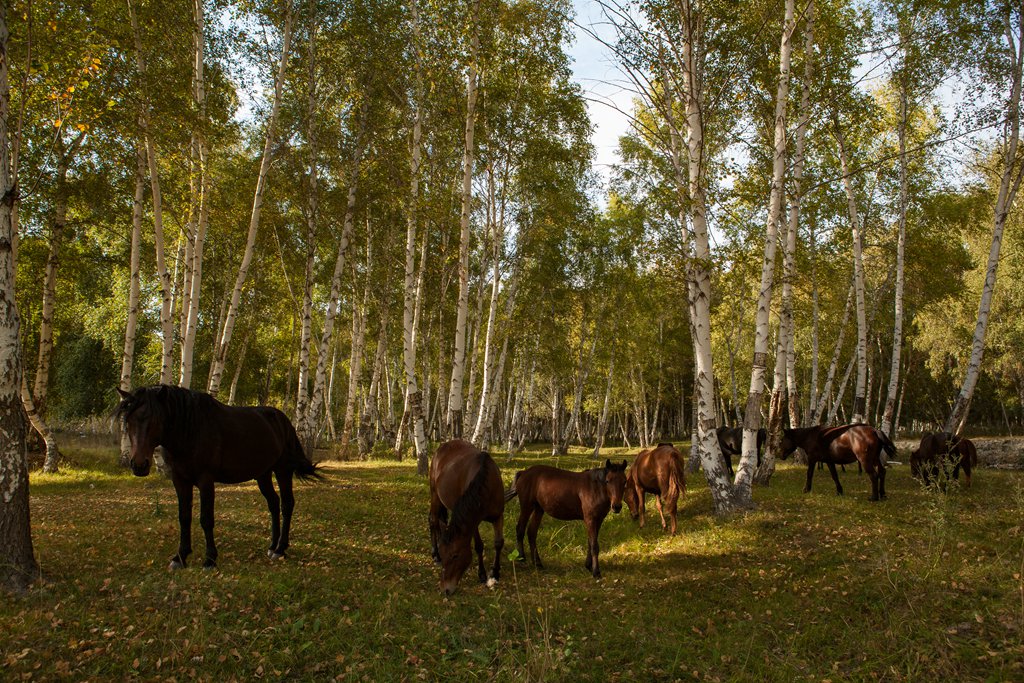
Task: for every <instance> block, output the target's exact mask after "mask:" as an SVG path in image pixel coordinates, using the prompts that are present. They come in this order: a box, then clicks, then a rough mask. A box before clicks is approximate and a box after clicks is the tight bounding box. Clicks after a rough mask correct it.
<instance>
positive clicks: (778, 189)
mask: <svg viewBox="0 0 1024 683" xmlns="http://www.w3.org/2000/svg"><path fill="white" fill-rule="evenodd" d="M795 6H796V2H795V0H786V16H785V20H784V21H783V25H782V44H781V46H780V48H779V80H778V86H777V90H776V95H775V155H774V162H773V164H772V186H771V193H770V195H769V199H768V225H767V226H766V229H765V238H764V260H763V261H762V262H761V288H760V290H759V293H758V297H757V314H756V318H755V319H756V328H755V335H754V358H753V364H752V368H751V371H750V391H749V392H748V393H747V408H746V411H745V413H744V416H743V453H742V455H741V456H740V462H739V466H738V467H737V468H736V483H737V484H738V485H739V490H740V492H741V495H743V496H747V497H749V495H750V493H749V491H750V484H751V483H752V481H753V477H754V468H755V467H756V465H757V432H758V430H759V429H760V428H761V397H762V395H763V393H764V375H765V369H766V367H767V364H768V333H769V325H768V315H769V313H770V309H771V303H772V285H773V280H774V276H775V249H776V245H777V236H778V233H779V225H780V224H781V222H782V200H783V195H784V193H785V183H786V107H787V104H788V100H789V62H790V55H791V54H792V45H791V38H792V35H793V29H794V27H795V24H794V21H793V15H794V13H795ZM782 324H783V326H784V327H783V329H781V330H780V332H779V337H780V350H781V354H782V356H783V358H782V360H783V362H784V359H785V348H786V340H785V337H786V334H787V333H788V327H787V325H788V321H786V320H783V323H782ZM780 384H781V377H780ZM768 476H770V471H769V470H767V469H766V474H765V478H766V479H767V478H768Z"/></svg>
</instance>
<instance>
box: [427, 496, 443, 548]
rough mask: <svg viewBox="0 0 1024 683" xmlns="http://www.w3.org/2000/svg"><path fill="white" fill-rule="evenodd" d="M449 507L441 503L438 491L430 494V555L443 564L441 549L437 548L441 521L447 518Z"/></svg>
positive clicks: (428, 519) (428, 521)
mask: <svg viewBox="0 0 1024 683" xmlns="http://www.w3.org/2000/svg"><path fill="white" fill-rule="evenodd" d="M447 512H448V510H447V508H445V506H444V505H442V504H441V499H440V498H439V497H438V496H437V493H436V492H433V491H431V494H430V514H429V515H427V527H428V528H429V529H430V555H431V557H433V558H434V562H435V563H437V564H441V551H439V550H438V548H437V543H438V538H440V536H441V522H442V520H446V519H447V517H448V515H447Z"/></svg>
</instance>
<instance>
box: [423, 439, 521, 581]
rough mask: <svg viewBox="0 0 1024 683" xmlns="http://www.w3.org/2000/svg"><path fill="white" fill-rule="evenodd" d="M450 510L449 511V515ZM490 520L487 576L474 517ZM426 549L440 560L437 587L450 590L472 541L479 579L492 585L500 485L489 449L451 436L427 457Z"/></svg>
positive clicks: (500, 520) (468, 558)
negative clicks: (490, 552)
mask: <svg viewBox="0 0 1024 683" xmlns="http://www.w3.org/2000/svg"><path fill="white" fill-rule="evenodd" d="M449 513H450V515H449ZM482 521H487V522H490V523H491V524H493V525H494V567H493V569H492V570H491V581H488V578H487V572H486V570H485V569H484V542H483V539H482V538H480V528H479V527H480V522H482ZM428 524H429V527H430V549H431V552H432V554H433V557H434V561H435V562H437V563H438V564H440V565H441V583H440V588H441V590H442V591H444V593H445V594H446V595H451V594H452V593H454V592H455V589H456V588H457V587H458V585H459V580H460V579H461V578H462V575H463V574H465V573H466V569H467V568H469V565H470V563H471V562H472V561H473V553H472V551H471V549H470V547H469V542H470V539H472V540H473V541H475V544H476V554H477V558H478V564H479V576H480V582H481V583H485V582H486V583H487V584H488V585H489V586H490V585H493V583H492V581H493V582H496V581H497V580H498V579H499V578H500V575H501V549H502V547H503V546H504V545H505V537H504V535H503V531H502V530H503V528H504V524H505V486H504V484H502V481H501V472H500V471H499V470H498V466H497V465H496V464H495V463H494V460H493V459H492V458H491V456H490V454H488V453H487V452H486V451H481V450H480V449H479V448H477V447H476V446H474V445H473V444H471V443H469V442H468V441H462V440H459V439H455V440H452V441H448V442H445V443H443V444H441V445H440V446H439V447H438V449H437V452H436V453H434V458H433V459H432V460H431V461H430V515H429V517H428Z"/></svg>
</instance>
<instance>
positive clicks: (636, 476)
mask: <svg viewBox="0 0 1024 683" xmlns="http://www.w3.org/2000/svg"><path fill="white" fill-rule="evenodd" d="M648 493H653V494H654V496H655V498H654V502H655V504H656V505H657V506H658V515H659V516H660V517H661V528H662V529H664V528H665V527H666V525H665V513H664V511H663V508H667V509H668V513H669V517H670V518H671V520H672V533H673V534H675V533H676V505H677V503H678V501H679V496H680V495H685V494H686V464H685V463H684V462H683V456H682V455H680V454H679V451H678V450H676V447H675V446H673V445H672V444H670V443H659V444H658V447H657V448H655V449H653V450H647V451H641V452H640V454H639V455H638V456H636V460H634V461H633V464H632V465H631V466H630V468H629V472H628V473H627V474H626V492H625V495H624V498H625V501H626V506H627V507H628V508H629V513H630V514H631V515H632V516H633V519H637V518H639V519H640V528H641V529H642V528H643V527H644V523H645V522H646V519H645V513H646V510H645V508H646V506H647V494H648Z"/></svg>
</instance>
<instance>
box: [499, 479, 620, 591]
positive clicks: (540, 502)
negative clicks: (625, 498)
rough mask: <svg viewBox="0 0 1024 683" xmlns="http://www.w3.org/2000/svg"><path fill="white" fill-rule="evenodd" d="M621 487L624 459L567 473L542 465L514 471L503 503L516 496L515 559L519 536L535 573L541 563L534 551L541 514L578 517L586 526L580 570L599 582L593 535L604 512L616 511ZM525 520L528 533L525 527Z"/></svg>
mask: <svg viewBox="0 0 1024 683" xmlns="http://www.w3.org/2000/svg"><path fill="white" fill-rule="evenodd" d="M625 488H626V461H625V460H623V461H622V464H621V465H613V464H612V461H611V460H605V464H604V467H595V468H594V469H590V470H584V471H583V472H570V471H569V470H563V469H560V468H558V467H550V466H548V465H534V466H533V467H529V468H527V469H525V470H522V471H521V472H517V473H516V477H515V480H514V481H513V482H512V486H511V487H510V488H509V489H508V491H506V492H505V500H506V501H510V500H512V499H513V498H515V497H516V496H519V521H518V522H517V523H516V549H517V550H518V551H519V559H520V560H525V559H526V553H525V552H524V550H523V533H524V532H528V533H529V538H530V557H531V558H532V560H533V564H534V566H535V567H537V568H538V569H543V568H544V565H543V563H542V562H541V561H540V554H539V553H538V552H537V529H539V528H540V523H541V520H542V519H543V517H544V513H547V514H549V515H551V516H552V517H554V518H555V519H561V520H576V519H582V520H583V522H584V523H585V524H586V525H587V561H586V562H585V563H584V566H585V567H586V568H587V570H588V571H589V572H590V573H591V574H592V575H593V577H594V578H595V579H599V578H601V569H600V566H599V565H598V561H597V555H598V552H599V550H600V548H599V547H598V543H597V534H598V532H599V531H600V530H601V524H602V523H603V522H604V518H605V517H607V516H608V511H609V510H614V511H615V512H616V513H618V512H619V511H620V510H622V494H623V491H624V490H625ZM527 522H529V525H530V526H529V529H527V526H526V525H527Z"/></svg>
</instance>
